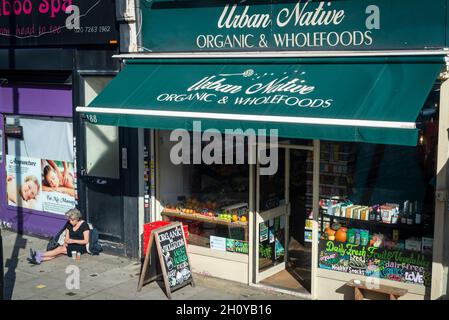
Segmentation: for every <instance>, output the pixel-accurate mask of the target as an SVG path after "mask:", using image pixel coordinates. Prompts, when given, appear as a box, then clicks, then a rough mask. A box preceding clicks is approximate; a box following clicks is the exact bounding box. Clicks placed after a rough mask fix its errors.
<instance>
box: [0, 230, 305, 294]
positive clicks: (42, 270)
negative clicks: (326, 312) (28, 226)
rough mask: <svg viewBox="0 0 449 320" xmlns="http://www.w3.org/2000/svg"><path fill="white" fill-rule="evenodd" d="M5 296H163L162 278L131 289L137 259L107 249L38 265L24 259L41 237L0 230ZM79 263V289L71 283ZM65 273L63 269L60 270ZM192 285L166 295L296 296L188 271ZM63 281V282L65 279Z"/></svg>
mask: <svg viewBox="0 0 449 320" xmlns="http://www.w3.org/2000/svg"><path fill="white" fill-rule="evenodd" d="M2 236H3V249H4V252H3V259H4V264H5V289H4V291H5V292H4V293H5V299H12V300H48V299H50V300H83V299H86V300H167V297H166V295H165V293H164V291H163V289H162V286H163V283H158V282H152V283H150V284H148V285H146V286H144V288H143V289H142V291H141V292H137V291H136V288H137V284H138V280H139V272H140V267H141V263H140V262H139V261H134V260H129V259H126V258H123V257H116V256H112V255H108V254H103V253H102V254H100V255H99V256H90V255H83V256H81V260H80V261H75V260H72V259H70V258H68V257H65V256H64V257H59V258H57V259H55V260H52V261H48V262H45V263H43V264H41V265H32V264H30V263H29V262H28V261H27V259H26V258H27V257H28V254H29V248H34V249H37V250H42V249H44V248H45V247H46V245H47V242H48V241H47V240H43V239H39V238H35V237H31V236H26V235H24V236H22V235H19V234H17V233H14V232H11V231H8V230H2ZM72 266H76V267H78V268H79V270H80V272H79V289H77V288H71V287H70V286H71V285H72V284H73V283H74V282H73V281H72V280H73V279H74V277H75V276H74V275H75V273H73V270H74V269H76V268H73V267H72ZM66 272H67V273H66ZM194 277H195V284H196V286H195V287H194V288H193V287H191V286H186V287H184V288H181V289H179V290H177V291H175V292H174V293H173V294H172V298H173V299H174V300H279V299H282V300H294V299H299V298H298V297H295V296H291V295H286V294H281V293H278V292H275V291H271V290H264V289H260V288H254V287H250V286H246V285H242V284H239V283H235V282H231V281H226V280H221V279H216V278H211V277H206V276H203V275H200V274H194ZM66 282H68V286H67V283H66Z"/></svg>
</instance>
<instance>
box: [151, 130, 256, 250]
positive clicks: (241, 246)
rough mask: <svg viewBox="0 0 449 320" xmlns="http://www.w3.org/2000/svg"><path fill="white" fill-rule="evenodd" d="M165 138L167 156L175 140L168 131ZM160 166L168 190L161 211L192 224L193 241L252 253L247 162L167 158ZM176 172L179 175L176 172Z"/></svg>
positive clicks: (163, 193)
mask: <svg viewBox="0 0 449 320" xmlns="http://www.w3.org/2000/svg"><path fill="white" fill-rule="evenodd" d="M161 138H162V144H161V157H162V159H165V158H164V157H168V155H169V150H170V147H171V146H172V143H171V141H168V135H166V134H165V135H164V133H162V134H161ZM164 149H165V150H164ZM245 149H246V148H245ZM160 170H161V189H163V190H164V192H162V193H161V204H162V206H163V210H162V212H161V215H162V217H163V218H164V219H166V220H170V221H180V222H182V223H183V224H184V225H187V226H188V229H189V237H188V243H189V244H191V245H196V246H201V247H206V248H210V249H213V250H218V251H227V252H234V253H240V254H248V219H249V207H248V201H249V166H248V165H247V164H242V165H236V164H230V165H226V164H212V165H206V164H180V165H174V164H173V163H172V162H171V161H170V160H169V159H166V161H161V168H160ZM175 173H177V175H176V177H175V176H172V175H174V174H175ZM170 177H173V178H170Z"/></svg>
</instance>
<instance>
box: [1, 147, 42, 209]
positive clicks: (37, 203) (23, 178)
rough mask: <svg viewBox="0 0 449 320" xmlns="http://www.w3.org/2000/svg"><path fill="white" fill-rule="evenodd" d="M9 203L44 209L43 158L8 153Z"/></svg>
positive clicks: (7, 190) (7, 184) (7, 187)
mask: <svg viewBox="0 0 449 320" xmlns="http://www.w3.org/2000/svg"><path fill="white" fill-rule="evenodd" d="M6 193H7V198H8V205H10V206H14V207H22V208H27V209H33V210H38V211H42V181H41V159H36V158H26V157H16V156H13V155H6Z"/></svg>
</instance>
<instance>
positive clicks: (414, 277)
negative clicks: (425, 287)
mask: <svg viewBox="0 0 449 320" xmlns="http://www.w3.org/2000/svg"><path fill="white" fill-rule="evenodd" d="M405 280H407V281H410V282H414V283H419V284H424V278H423V276H422V274H420V273H418V272H405Z"/></svg>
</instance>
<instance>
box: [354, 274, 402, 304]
mask: <svg viewBox="0 0 449 320" xmlns="http://www.w3.org/2000/svg"><path fill="white" fill-rule="evenodd" d="M346 285H347V286H348V287H352V288H354V299H355V300H363V298H364V295H363V291H362V290H364V291H371V292H379V293H384V294H387V295H388V296H389V298H390V300H397V299H398V298H399V297H402V296H403V295H405V294H406V293H407V292H408V290H406V289H401V288H396V287H391V286H386V285H379V286H370V287H368V286H366V285H365V284H364V281H360V283H357V282H356V281H355V280H354V279H353V280H351V281H348V282H346Z"/></svg>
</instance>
